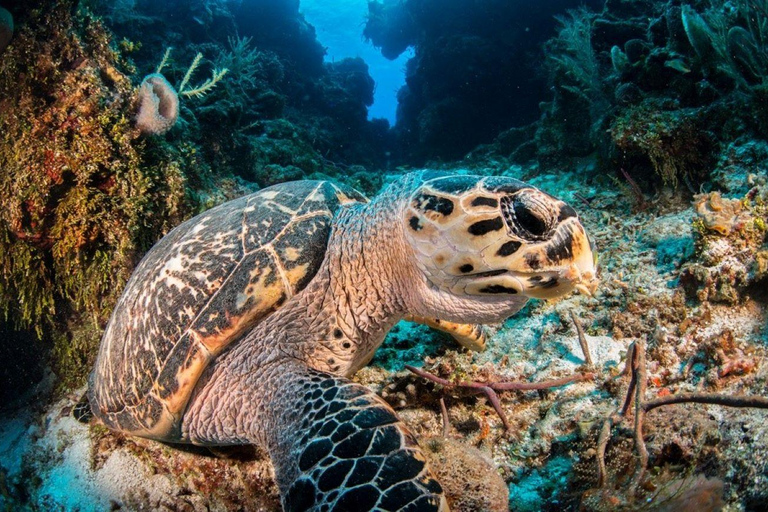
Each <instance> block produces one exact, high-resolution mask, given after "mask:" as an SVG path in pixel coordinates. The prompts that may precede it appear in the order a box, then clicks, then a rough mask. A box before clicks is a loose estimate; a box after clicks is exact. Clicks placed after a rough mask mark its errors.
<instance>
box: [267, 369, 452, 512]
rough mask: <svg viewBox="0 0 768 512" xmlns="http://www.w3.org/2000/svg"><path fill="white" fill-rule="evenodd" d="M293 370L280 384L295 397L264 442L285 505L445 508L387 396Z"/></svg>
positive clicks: (295, 508)
mask: <svg viewBox="0 0 768 512" xmlns="http://www.w3.org/2000/svg"><path fill="white" fill-rule="evenodd" d="M294 370H299V371H298V372H297V371H293V372H290V373H289V372H285V373H283V382H284V384H285V388H284V389H285V390H286V391H288V393H289V396H293V397H294V400H295V401H294V403H293V404H291V405H290V406H288V403H287V402H284V401H282V402H281V403H282V404H284V405H286V406H287V407H286V408H285V409H284V410H283V411H281V414H280V424H281V428H280V429H279V431H276V432H273V433H272V434H273V443H270V444H271V445H272V446H270V453H271V455H272V462H273V464H274V466H275V474H276V477H277V481H278V485H279V486H280V490H281V492H282V496H283V507H284V509H285V510H286V511H300V510H301V511H303V510H318V511H321V510H334V511H339V512H341V511H345V510H348V511H365V510H374V509H376V510H403V511H411V512H416V511H425V512H426V511H441V510H446V511H447V510H448V506H447V505H446V503H445V498H444V497H443V492H442V488H441V487H440V484H439V483H438V482H437V481H436V480H435V479H434V478H433V477H432V475H431V472H430V471H429V469H428V467H427V464H426V461H425V458H424V456H423V454H422V451H421V449H420V448H419V446H418V444H417V443H416V440H415V439H414V437H413V435H412V434H411V433H410V432H409V431H408V430H407V429H406V427H405V425H404V424H403V423H402V422H401V421H400V420H399V419H398V418H397V416H396V415H395V412H394V411H393V410H392V408H391V407H389V405H387V404H386V402H384V401H383V400H382V399H381V398H379V397H378V396H377V395H376V394H374V393H372V392H371V391H370V390H369V389H367V388H365V387H364V386H361V385H359V384H354V383H352V382H349V381H348V380H346V379H343V378H339V377H335V376H332V375H330V374H326V373H322V372H318V371H314V370H309V369H302V368H295V369H294ZM302 370H303V371H302ZM286 378H287V380H286Z"/></svg>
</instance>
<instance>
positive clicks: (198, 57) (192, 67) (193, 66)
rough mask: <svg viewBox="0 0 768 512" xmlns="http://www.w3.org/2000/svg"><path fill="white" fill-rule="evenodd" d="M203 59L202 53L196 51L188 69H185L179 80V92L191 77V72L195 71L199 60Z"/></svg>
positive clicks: (182, 90) (181, 91)
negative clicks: (181, 78)
mask: <svg viewBox="0 0 768 512" xmlns="http://www.w3.org/2000/svg"><path fill="white" fill-rule="evenodd" d="M202 59H203V54H202V53H198V54H197V55H195V58H194V59H193V60H192V64H190V65H189V69H187V73H186V74H185V75H184V79H183V80H182V81H181V85H180V86H179V94H181V93H183V92H184V88H185V87H186V86H187V84H188V83H189V79H190V78H192V73H194V72H195V70H196V69H197V66H199V65H200V61H201V60H202Z"/></svg>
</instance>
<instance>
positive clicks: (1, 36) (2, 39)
mask: <svg viewBox="0 0 768 512" xmlns="http://www.w3.org/2000/svg"><path fill="white" fill-rule="evenodd" d="M12 37H13V16H11V13H10V12H8V10H6V9H3V8H2V7H0V52H2V51H3V50H5V47H6V46H8V43H10V42H11V38H12Z"/></svg>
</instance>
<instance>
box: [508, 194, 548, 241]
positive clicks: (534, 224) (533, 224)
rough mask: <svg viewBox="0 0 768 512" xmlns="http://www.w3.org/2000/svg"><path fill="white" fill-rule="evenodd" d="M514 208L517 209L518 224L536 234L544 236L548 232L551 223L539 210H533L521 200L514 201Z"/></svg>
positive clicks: (516, 218)
mask: <svg viewBox="0 0 768 512" xmlns="http://www.w3.org/2000/svg"><path fill="white" fill-rule="evenodd" d="M512 208H513V209H514V211H515V220H516V221H517V224H518V226H520V227H521V228H523V229H524V230H526V231H528V232H529V233H530V234H532V235H534V236H544V235H546V234H547V232H548V231H549V225H548V223H547V221H546V220H545V219H543V218H541V217H540V216H539V215H538V214H537V213H538V212H536V211H534V210H531V209H530V208H528V206H527V205H526V204H525V203H524V202H522V201H519V200H515V201H514V202H513V203H512Z"/></svg>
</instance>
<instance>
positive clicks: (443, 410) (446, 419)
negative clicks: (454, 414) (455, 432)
mask: <svg viewBox="0 0 768 512" xmlns="http://www.w3.org/2000/svg"><path fill="white" fill-rule="evenodd" d="M440 415H441V416H442V417H443V437H448V429H449V428H450V425H451V420H450V418H449V417H448V408H447V407H446V406H445V398H443V397H440Z"/></svg>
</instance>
